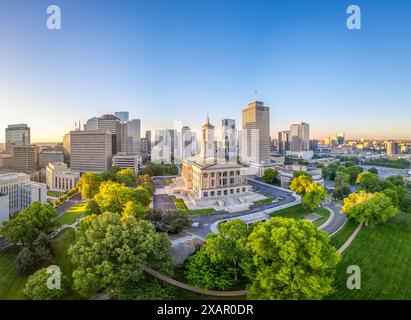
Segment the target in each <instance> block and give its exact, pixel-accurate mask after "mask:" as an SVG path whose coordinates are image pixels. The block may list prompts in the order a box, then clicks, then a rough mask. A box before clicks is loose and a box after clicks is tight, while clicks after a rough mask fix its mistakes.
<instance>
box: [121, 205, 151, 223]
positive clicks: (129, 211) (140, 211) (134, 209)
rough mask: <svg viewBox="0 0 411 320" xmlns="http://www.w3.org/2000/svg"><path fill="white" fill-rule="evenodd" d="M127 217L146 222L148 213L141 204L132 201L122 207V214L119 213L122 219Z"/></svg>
mask: <svg viewBox="0 0 411 320" xmlns="http://www.w3.org/2000/svg"><path fill="white" fill-rule="evenodd" d="M128 216H132V217H134V218H136V219H143V220H148V213H147V212H146V208H145V207H144V206H143V205H142V204H140V203H137V202H134V201H129V202H127V203H126V205H125V206H124V209H123V212H122V213H121V217H122V218H125V217H128Z"/></svg>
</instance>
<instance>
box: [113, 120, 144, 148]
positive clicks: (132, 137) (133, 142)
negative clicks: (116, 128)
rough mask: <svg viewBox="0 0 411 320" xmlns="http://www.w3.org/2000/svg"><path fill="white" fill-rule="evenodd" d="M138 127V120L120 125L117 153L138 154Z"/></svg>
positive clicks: (139, 146)
mask: <svg viewBox="0 0 411 320" xmlns="http://www.w3.org/2000/svg"><path fill="white" fill-rule="evenodd" d="M140 127H141V126H140V119H133V120H128V121H125V122H122V123H121V124H120V133H119V143H120V145H119V148H118V150H117V151H118V152H122V153H126V154H137V153H139V152H140V150H141V145H140V131H141V130H140Z"/></svg>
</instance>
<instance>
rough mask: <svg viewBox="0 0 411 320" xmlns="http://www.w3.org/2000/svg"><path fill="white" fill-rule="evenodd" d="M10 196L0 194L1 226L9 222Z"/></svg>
mask: <svg viewBox="0 0 411 320" xmlns="http://www.w3.org/2000/svg"><path fill="white" fill-rule="evenodd" d="M9 217H10V211H9V195H8V194H6V193H0V226H1V224H2V222H3V221H7V220H9Z"/></svg>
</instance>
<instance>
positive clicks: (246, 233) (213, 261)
mask: <svg viewBox="0 0 411 320" xmlns="http://www.w3.org/2000/svg"><path fill="white" fill-rule="evenodd" d="M339 259H340V257H339V254H338V253H337V252H336V250H335V248H334V247H333V246H332V245H331V243H330V240H329V237H328V235H327V234H326V233H324V232H323V231H319V230H317V229H316V228H315V226H314V225H313V224H312V223H310V222H308V221H304V220H296V219H289V218H281V217H275V218H273V219H271V220H269V221H268V222H264V223H257V224H255V225H253V226H252V227H247V225H246V224H245V222H243V221H242V220H239V219H235V220H232V221H230V222H226V223H222V224H220V225H219V230H218V233H217V234H210V235H208V236H207V238H206V241H205V245H204V246H203V247H202V248H201V250H199V251H197V252H196V253H195V254H194V255H192V256H191V257H190V258H189V260H188V262H187V264H186V268H187V269H186V278H187V280H188V281H189V282H190V283H192V284H194V285H197V286H199V287H202V288H205V289H220V290H224V289H229V288H232V287H233V286H236V285H237V286H238V285H239V284H244V283H246V285H247V288H248V290H249V296H248V297H249V298H251V299H321V298H323V297H325V296H326V295H328V294H329V293H330V292H331V291H332V283H333V280H334V274H335V268H336V265H337V264H338V262H339Z"/></svg>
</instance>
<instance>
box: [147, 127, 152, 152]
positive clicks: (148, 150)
mask: <svg viewBox="0 0 411 320" xmlns="http://www.w3.org/2000/svg"><path fill="white" fill-rule="evenodd" d="M146 139H147V152H148V153H150V152H151V131H150V130H147V131H146Z"/></svg>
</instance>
